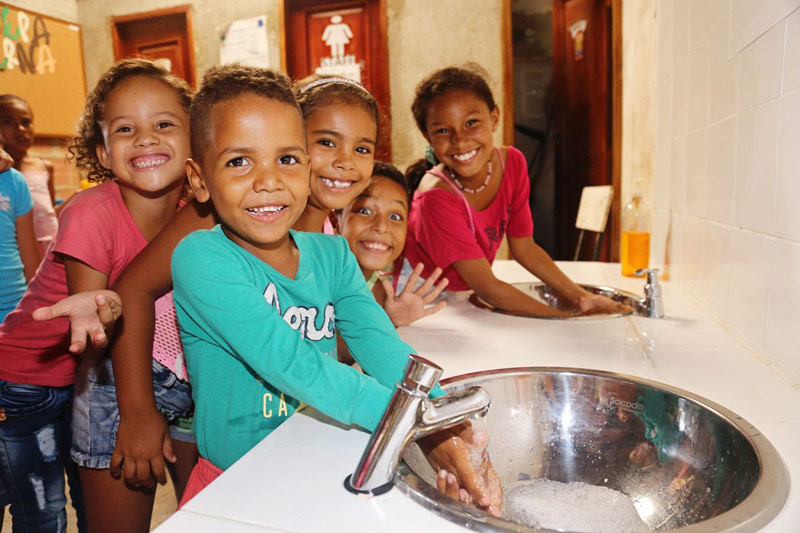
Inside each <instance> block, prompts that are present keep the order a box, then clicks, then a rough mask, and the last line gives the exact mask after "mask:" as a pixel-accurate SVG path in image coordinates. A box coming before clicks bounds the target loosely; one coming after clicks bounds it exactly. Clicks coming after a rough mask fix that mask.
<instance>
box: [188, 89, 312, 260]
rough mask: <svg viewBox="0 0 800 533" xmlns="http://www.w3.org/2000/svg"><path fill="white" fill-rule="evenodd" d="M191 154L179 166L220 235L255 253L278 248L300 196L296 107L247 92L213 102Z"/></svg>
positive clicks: (301, 136) (302, 168)
mask: <svg viewBox="0 0 800 533" xmlns="http://www.w3.org/2000/svg"><path fill="white" fill-rule="evenodd" d="M198 159H199V161H191V162H190V163H189V165H187V170H188V173H189V180H190V182H191V184H192V188H193V189H194V190H195V193H196V194H197V198H198V200H200V201H207V200H208V199H209V198H210V199H211V200H212V201H213V202H214V207H215V209H216V211H217V213H218V215H219V217H220V218H221V219H222V221H223V228H224V229H225V232H226V234H227V235H228V237H229V238H230V239H231V240H233V241H234V242H236V243H237V244H239V246H241V247H242V248H244V249H245V250H247V251H249V252H250V253H252V254H253V255H255V256H257V257H259V258H261V259H263V260H268V257H269V255H271V253H272V252H273V251H275V250H283V247H284V246H286V245H288V244H289V229H290V228H291V227H292V226H293V225H294V223H295V221H296V220H297V218H298V217H299V216H300V214H301V213H302V212H303V209H304V208H305V205H306V200H307V198H308V157H307V156H306V151H305V131H304V129H303V122H302V119H301V118H300V113H299V111H298V110H297V109H296V108H294V107H292V106H291V105H289V104H286V103H283V102H280V101H277V100H272V99H268V98H264V97H262V96H257V95H255V94H249V93H246V94H244V95H240V96H237V97H234V98H232V99H231V100H228V101H224V102H222V103H219V104H216V105H215V106H214V107H213V108H212V111H211V119H210V122H209V133H208V143H207V145H206V148H205V151H204V153H203V154H200V157H199V158H198ZM268 262H269V261H268Z"/></svg>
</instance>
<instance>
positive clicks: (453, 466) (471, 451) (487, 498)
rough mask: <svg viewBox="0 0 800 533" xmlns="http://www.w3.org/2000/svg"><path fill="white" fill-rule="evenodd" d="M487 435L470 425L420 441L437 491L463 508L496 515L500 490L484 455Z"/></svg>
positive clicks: (499, 506)
mask: <svg viewBox="0 0 800 533" xmlns="http://www.w3.org/2000/svg"><path fill="white" fill-rule="evenodd" d="M487 444H488V434H487V433H486V431H474V430H473V429H472V427H471V426H470V425H469V424H461V425H459V426H457V427H455V428H451V429H447V430H444V431H440V432H438V433H436V434H434V435H430V436H428V437H426V438H424V439H421V440H420V441H419V445H420V447H421V448H422V450H423V452H425V455H426V457H427V459H428V461H429V462H430V463H431V466H433V468H434V470H435V471H436V472H438V475H437V479H436V484H437V488H438V489H439V490H440V491H441V492H443V493H444V494H447V495H448V496H450V497H451V498H453V499H455V500H458V501H460V502H461V503H463V504H464V505H475V506H477V507H479V508H480V509H483V510H485V511H486V512H488V513H490V514H492V515H495V516H497V515H499V514H500V511H501V509H502V505H503V488H502V485H501V484H500V480H499V479H498V477H497V474H496V473H495V471H494V467H493V466H492V463H491V461H490V460H489V455H488V453H486V446H487Z"/></svg>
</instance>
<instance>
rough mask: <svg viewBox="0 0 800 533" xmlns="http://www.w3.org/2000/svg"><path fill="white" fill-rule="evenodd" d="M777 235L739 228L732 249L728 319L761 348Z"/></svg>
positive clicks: (762, 345)
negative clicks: (771, 235) (767, 234)
mask: <svg viewBox="0 0 800 533" xmlns="http://www.w3.org/2000/svg"><path fill="white" fill-rule="evenodd" d="M772 242H773V239H772V238H771V237H768V236H766V235H762V234H760V233H753V232H749V231H735V232H734V234H733V247H732V250H731V260H730V263H729V268H730V285H729V287H728V289H729V295H730V297H729V298H728V309H727V313H726V317H725V320H726V321H727V322H728V323H730V325H731V326H732V327H733V328H734V329H735V330H736V331H738V332H739V333H741V334H742V335H743V336H744V337H745V339H747V340H748V341H750V343H752V344H753V346H755V347H756V349H758V350H763V349H764V341H765V340H766V338H765V333H766V329H767V320H766V319H767V318H768V315H767V303H768V298H769V289H770V287H771V285H772V284H771V283H770V275H771V274H772V272H771V270H772V268H771V266H772V265H771V261H772Z"/></svg>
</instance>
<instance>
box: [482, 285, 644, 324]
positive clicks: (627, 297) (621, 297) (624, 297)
mask: <svg viewBox="0 0 800 533" xmlns="http://www.w3.org/2000/svg"><path fill="white" fill-rule="evenodd" d="M511 285H512V286H513V287H515V288H517V289H519V290H520V291H522V292H524V293H525V294H527V295H528V296H530V297H531V298H533V299H534V300H538V301H540V302H542V303H543V304H545V305H548V306H550V307H552V308H553V309H558V310H559V311H565V312H567V313H572V315H573V316H569V317H564V318H561V317H542V318H548V319H551V318H552V319H556V320H564V319H568V320H576V319H577V320H591V319H597V318H609V317H619V316H624V314H623V313H609V314H602V315H588V316H579V313H580V309H579V308H578V306H577V305H575V304H574V303H572V302H570V301H569V300H567V299H566V298H564V297H563V296H561V295H560V294H559V293H558V292H556V291H555V290H554V289H553V288H552V287H550V286H549V285H546V284H544V283H541V282H535V283H533V282H523V283H512V284H511ZM580 286H581V287H583V288H584V289H586V290H587V291H589V292H590V293H592V294H600V295H602V296H605V297H606V298H610V299H611V300H614V301H615V302H619V303H621V304H624V305H627V306H628V307H631V308H633V309H634V311H633V312H632V313H627V314H637V315H642V316H647V307H646V305H645V304H644V301H643V300H644V299H643V298H642V297H641V296H637V295H635V294H633V293H630V292H625V291H621V290H618V289H612V288H611V287H603V286H600V285H583V284H580ZM469 301H470V303H471V304H472V305H475V306H477V307H480V308H481V309H486V310H487V311H492V312H495V313H503V314H506V315H516V316H519V313H515V312H513V311H505V310H503V309H499V308H497V307H494V306H492V305H491V304H489V303H488V302H486V301H485V300H483V299H482V298H480V297H479V296H478V295H477V294H475V293H473V294H472V295H471V296H470V297H469Z"/></svg>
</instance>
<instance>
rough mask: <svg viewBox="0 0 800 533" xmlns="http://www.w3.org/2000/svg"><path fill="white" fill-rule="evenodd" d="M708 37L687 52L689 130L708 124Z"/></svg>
mask: <svg viewBox="0 0 800 533" xmlns="http://www.w3.org/2000/svg"><path fill="white" fill-rule="evenodd" d="M708 50H709V41H708V37H703V38H702V39H701V40H700V42H699V43H697V46H695V47H694V48H693V49H692V51H691V52H689V131H693V130H696V129H697V128H701V127H704V126H707V125H708Z"/></svg>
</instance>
